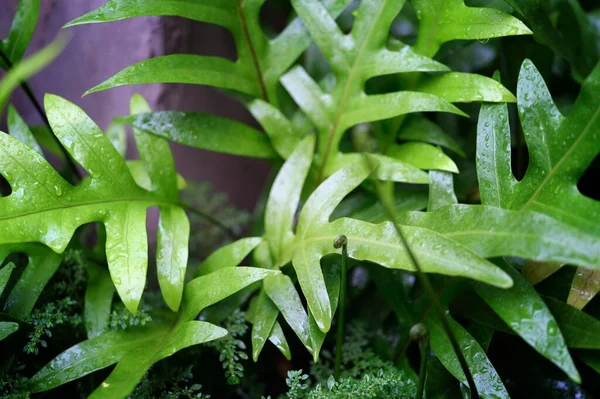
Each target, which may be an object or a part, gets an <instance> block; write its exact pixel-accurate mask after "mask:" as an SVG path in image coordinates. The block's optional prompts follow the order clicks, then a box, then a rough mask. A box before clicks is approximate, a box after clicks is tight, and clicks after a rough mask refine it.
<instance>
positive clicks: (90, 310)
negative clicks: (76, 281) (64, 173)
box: [83, 262, 115, 338]
mask: <svg viewBox="0 0 600 399" xmlns="http://www.w3.org/2000/svg"><path fill="white" fill-rule="evenodd" d="M87 270H88V281H87V287H86V290H85V305H84V310H83V318H84V321H85V330H86V331H87V336H88V338H94V337H97V336H98V335H100V334H102V333H103V332H105V331H106V330H108V325H109V321H110V311H111V308H112V301H113V296H114V293H115V289H114V286H113V284H112V281H111V279H110V274H109V273H108V270H107V269H105V268H103V267H101V266H99V265H96V264H94V263H91V262H89V263H88V265H87Z"/></svg>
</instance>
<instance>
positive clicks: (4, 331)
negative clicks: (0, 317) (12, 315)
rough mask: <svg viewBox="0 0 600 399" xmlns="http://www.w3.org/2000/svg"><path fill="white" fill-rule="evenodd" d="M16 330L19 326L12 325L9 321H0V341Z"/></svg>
mask: <svg viewBox="0 0 600 399" xmlns="http://www.w3.org/2000/svg"><path fill="white" fill-rule="evenodd" d="M18 329H19V325H18V324H17V323H13V322H10V321H0V341H2V340H3V339H4V338H6V337H8V336H9V335H10V334H12V333H14V332H15V331H17V330H18Z"/></svg>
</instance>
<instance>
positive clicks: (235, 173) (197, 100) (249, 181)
mask: <svg viewBox="0 0 600 399" xmlns="http://www.w3.org/2000/svg"><path fill="white" fill-rule="evenodd" d="M198 1H203V0H198ZM104 2H105V0H42V2H41V3H42V7H41V12H40V17H39V21H38V26H37V28H36V31H35V34H34V37H33V39H32V42H31V44H30V47H29V49H28V54H29V53H31V52H33V51H35V50H37V49H39V48H41V47H43V46H44V45H46V44H47V43H49V42H50V41H52V40H53V39H54V37H55V36H56V35H57V34H58V33H59V32H60V31H61V26H62V25H63V24H65V23H66V22H68V21H70V20H72V19H74V18H76V17H78V16H80V15H82V14H84V13H86V12H88V11H91V10H93V9H94V8H96V7H98V6H100V5H101V4H103V3H104ZM16 6H17V0H0V37H6V35H7V33H8V30H9V28H10V23H11V21H12V18H13V14H14V11H15V9H16ZM63 32H65V33H68V34H69V36H70V41H69V44H68V46H67V48H66V49H65V50H64V52H63V53H62V54H61V55H60V56H59V58H58V59H57V60H55V61H54V62H53V63H52V64H51V65H50V66H48V67H47V68H46V69H45V70H43V71H42V72H41V73H40V74H38V75H36V76H35V77H33V78H32V79H31V80H30V84H31V86H32V87H33V90H34V92H35V93H36V97H37V98H38V100H39V101H43V96H44V93H53V94H57V95H60V96H62V97H65V98H67V99H68V100H70V101H73V102H75V103H76V104H78V105H79V106H81V107H82V108H83V109H84V110H85V111H86V112H87V113H88V114H89V115H90V116H91V117H92V119H94V121H95V122H96V123H97V124H98V125H99V126H100V127H101V128H103V129H104V128H106V127H107V126H108V125H109V123H110V121H111V120H112V118H114V117H116V116H119V115H125V114H127V113H128V108H129V98H130V97H131V95H132V94H134V93H141V94H142V95H143V96H144V97H146V99H147V100H148V101H149V102H150V104H151V106H152V107H153V109H155V110H171V109H177V110H183V111H199V112H207V113H211V114H216V115H220V116H224V117H228V118H233V119H237V120H240V121H242V122H245V123H249V124H252V125H255V126H256V122H255V121H254V120H253V119H252V117H251V116H250V115H249V113H248V112H247V111H246V110H245V108H244V107H243V105H241V104H239V103H237V102H236V101H234V100H231V99H229V98H227V97H226V96H224V95H223V94H221V93H219V92H218V91H217V90H215V89H213V88H210V87H203V86H197V85H193V86H192V85H173V84H170V85H140V86H126V87H118V88H115V89H111V90H108V91H104V92H100V93H94V94H91V95H89V96H86V97H83V98H82V97H81V95H82V93H83V92H85V91H86V90H87V89H89V88H91V87H92V86H95V85H96V84H98V83H100V82H102V81H104V80H105V79H107V78H109V77H110V76H112V75H113V74H115V73H117V72H118V71H120V70H121V69H123V68H125V67H126V66H128V65H131V64H133V63H135V62H138V61H142V60H144V59H147V58H150V57H155V56H159V55H163V54H174V53H187V54H206V55H221V56H226V57H228V58H230V59H235V54H236V53H235V46H234V43H233V39H232V37H231V34H230V33H229V32H228V31H226V30H225V29H222V28H220V27H217V26H214V25H209V24H202V23H199V22H194V21H188V20H185V19H181V18H157V17H145V18H135V19H129V20H124V21H119V22H113V23H109V24H92V25H84V26H77V27H73V28H69V29H65V30H63ZM13 104H14V105H15V106H16V107H17V109H18V111H19V112H20V113H21V115H22V116H23V118H25V120H26V121H27V122H28V123H31V124H39V123H41V120H40V118H39V115H37V113H36V112H35V109H34V108H33V107H32V105H31V103H30V102H29V100H28V99H27V97H26V96H25V95H24V94H23V93H21V92H20V91H17V93H15V94H14V96H13ZM130 144H131V145H130V147H129V148H130V154H129V155H130V156H132V157H137V154H136V153H135V151H134V150H133V142H132V141H131V140H130ZM172 148H173V150H174V156H175V162H176V165H177V169H178V170H179V172H180V173H181V174H182V175H183V176H184V177H186V178H190V179H196V180H208V181H210V182H212V183H213V186H214V188H215V189H216V190H219V191H222V192H225V193H226V194H228V196H229V197H230V199H231V201H232V202H233V204H235V205H237V206H238V207H241V208H244V209H251V208H252V207H253V206H254V204H255V202H256V199H257V197H258V195H259V193H260V190H261V189H262V187H263V185H264V184H265V180H266V175H267V173H268V170H269V165H268V164H267V163H265V162H262V161H257V160H252V159H248V158H242V157H236V156H229V155H224V154H216V153H211V152H207V151H202V150H197V149H193V148H188V147H184V146H180V145H172Z"/></svg>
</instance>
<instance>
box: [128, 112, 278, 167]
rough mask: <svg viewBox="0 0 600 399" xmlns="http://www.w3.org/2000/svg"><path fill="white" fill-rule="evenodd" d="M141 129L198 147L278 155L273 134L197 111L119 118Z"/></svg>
mask: <svg viewBox="0 0 600 399" xmlns="http://www.w3.org/2000/svg"><path fill="white" fill-rule="evenodd" d="M117 121H118V122H120V123H128V124H131V125H132V126H133V128H134V129H136V130H138V131H144V132H145V133H149V134H152V135H155V136H158V137H161V138H165V139H168V140H171V141H174V142H176V143H179V144H184V145H187V146H190V147H194V148H201V149H204V150H209V151H216V152H224V153H227V154H234V155H244V156H249V157H254V158H276V157H277V154H276V153H275V151H273V148H272V147H271V144H270V143H269V138H268V137H267V136H265V135H264V134H263V133H261V132H260V131H258V130H256V129H254V128H252V127H250V126H247V125H244V124H243V123H239V122H236V121H232V120H229V119H224V118H220V117H218V116H214V115H209V114H201V113H196V112H176V111H161V112H153V113H142V114H141V115H132V116H129V117H121V118H117Z"/></svg>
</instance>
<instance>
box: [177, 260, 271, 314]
mask: <svg viewBox="0 0 600 399" xmlns="http://www.w3.org/2000/svg"><path fill="white" fill-rule="evenodd" d="M277 274H279V271H277V270H264V269H258V268H252V267H233V268H224V269H219V270H217V271H216V272H213V273H211V274H207V275H206V276H201V277H198V278H195V279H194V280H192V281H190V282H189V283H187V284H186V286H185V289H184V291H183V301H182V307H181V310H180V312H179V313H180V314H181V317H180V320H184V321H186V320H192V319H193V318H195V317H196V316H197V315H198V314H199V313H200V311H201V310H202V309H204V308H205V307H207V306H210V305H212V304H214V303H217V302H219V301H221V300H222V299H224V298H227V297H228V296H229V295H231V294H233V293H235V292H237V291H239V290H241V289H242V288H244V287H246V286H248V285H250V284H252V283H254V282H256V281H260V280H262V279H263V278H265V277H269V276H274V275H277Z"/></svg>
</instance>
